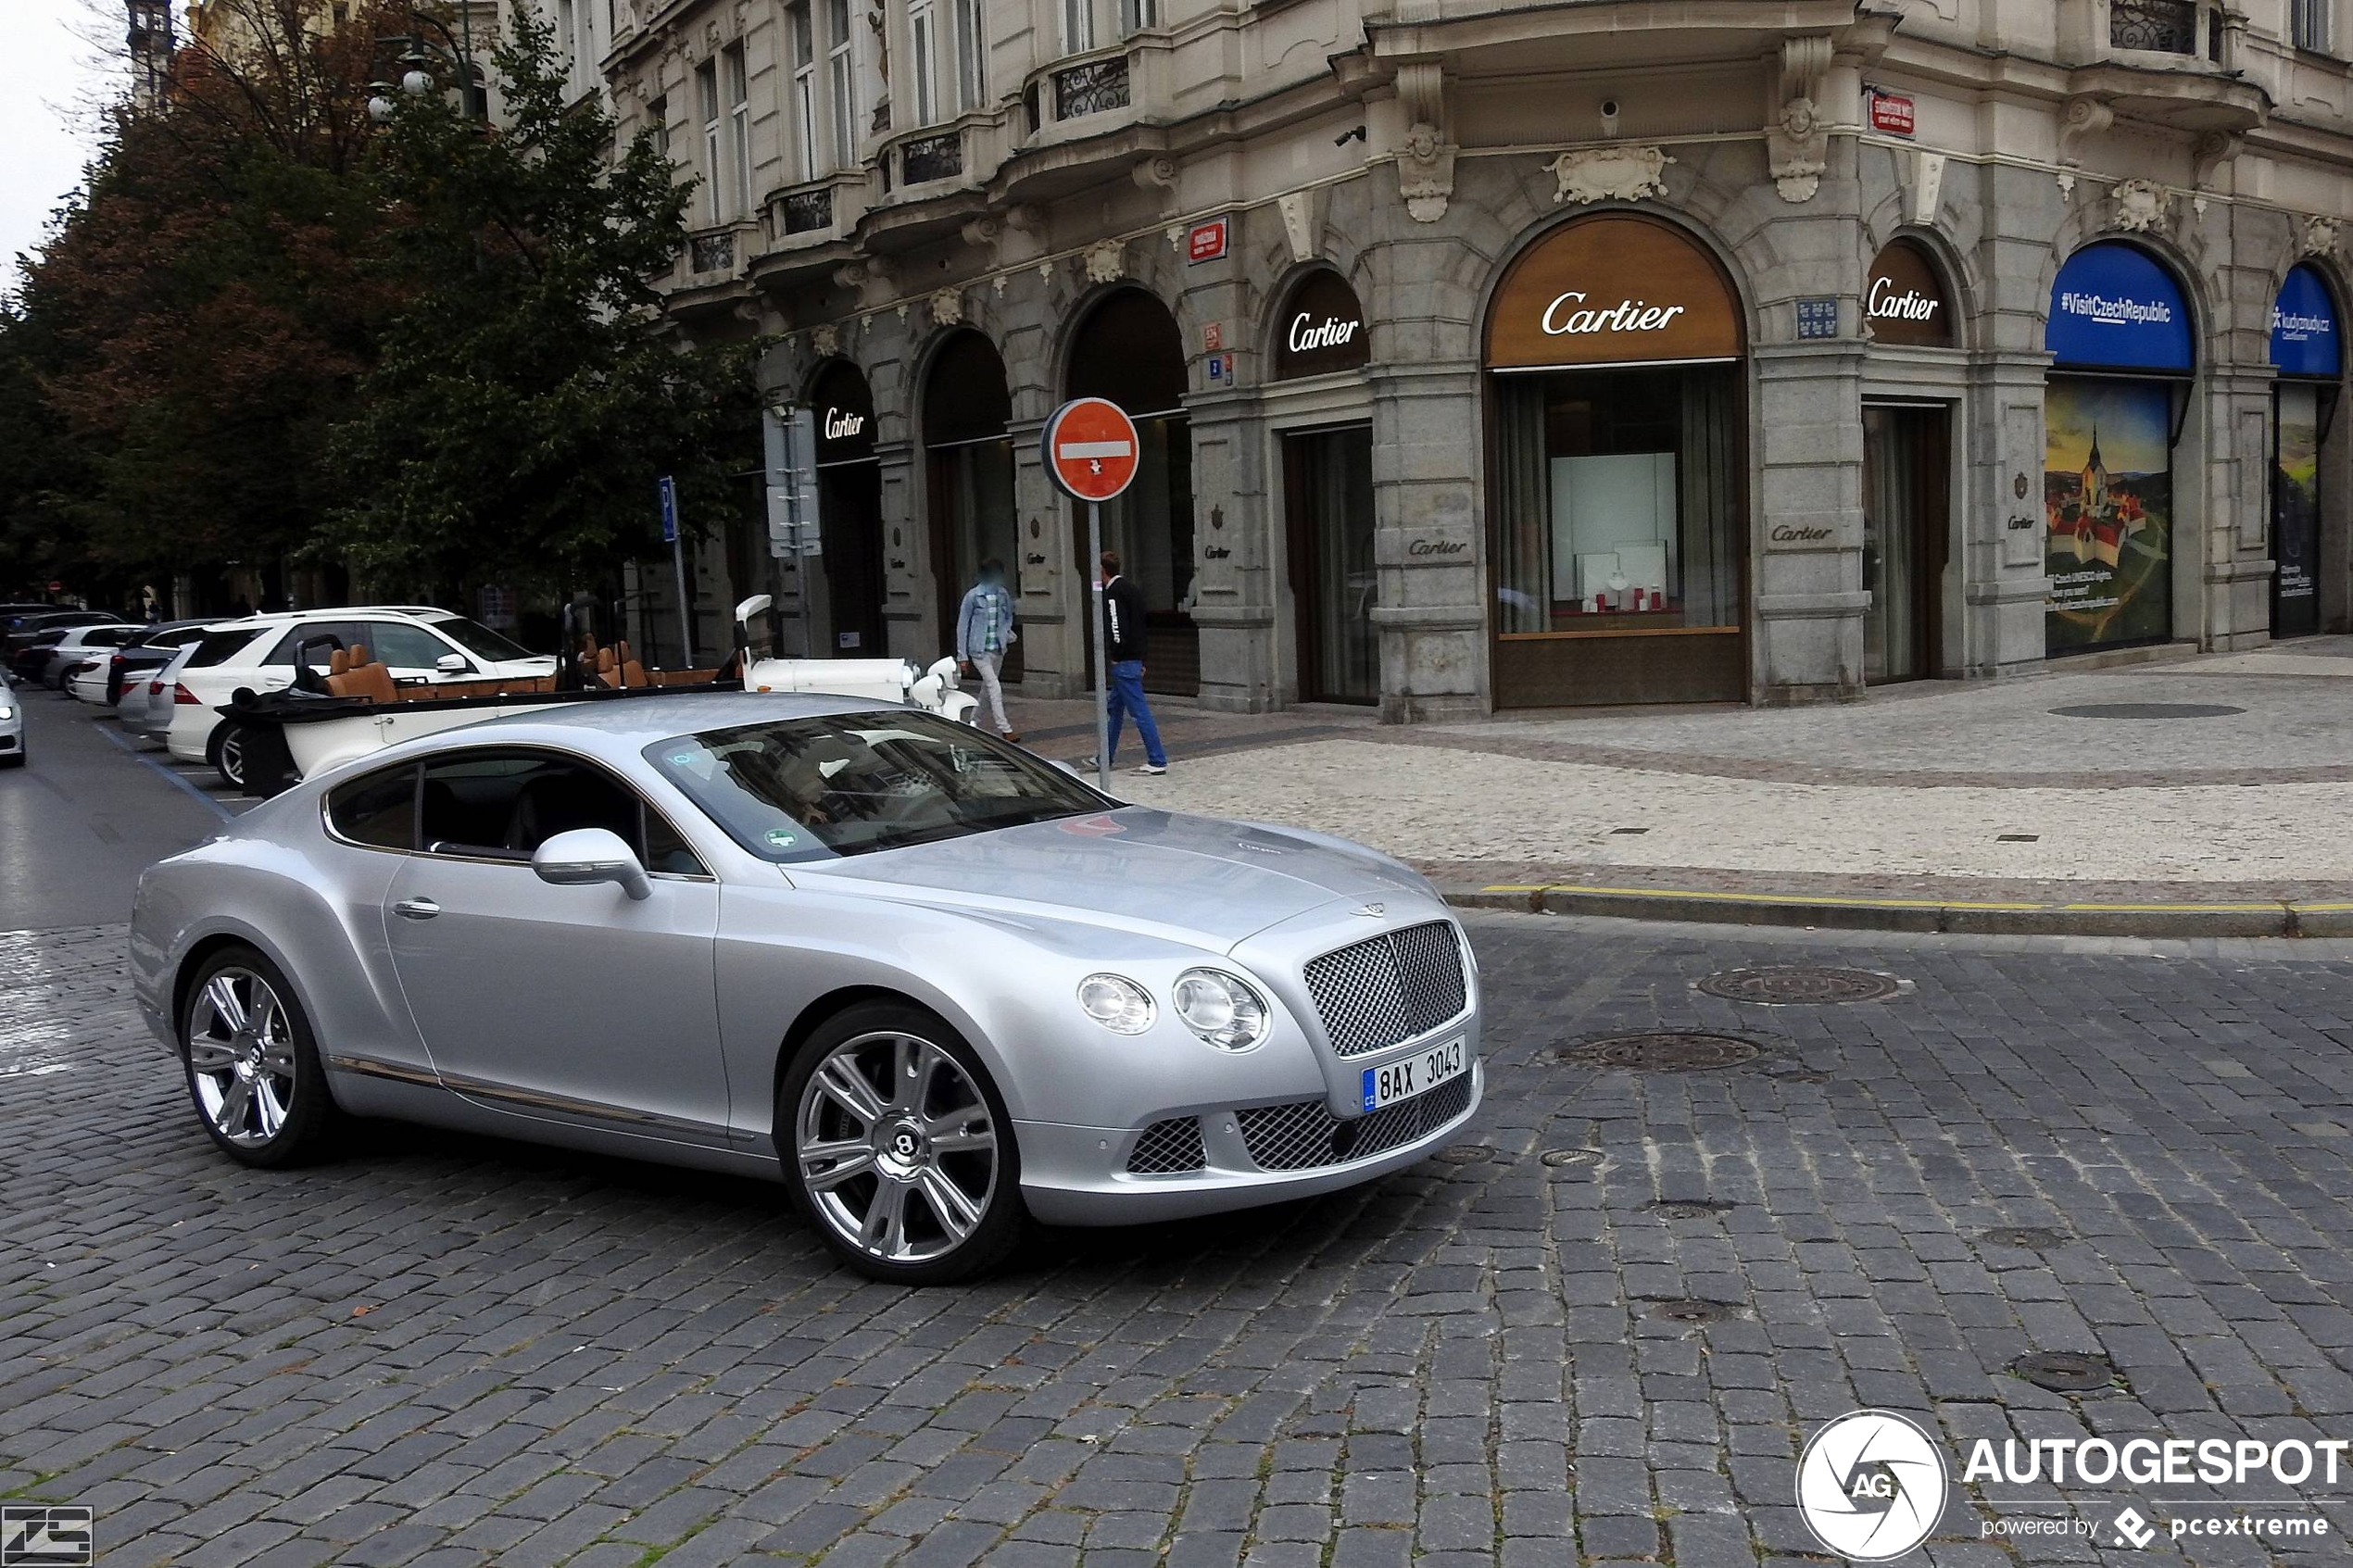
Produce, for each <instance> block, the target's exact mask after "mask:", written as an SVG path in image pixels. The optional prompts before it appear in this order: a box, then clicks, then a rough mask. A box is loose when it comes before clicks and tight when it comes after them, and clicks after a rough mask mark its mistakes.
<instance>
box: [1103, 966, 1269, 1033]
mask: <svg viewBox="0 0 2353 1568" xmlns="http://www.w3.org/2000/svg"><path fill="white" fill-rule="evenodd" d="M1169 1000H1170V1002H1171V1003H1172V1004H1173V1005H1174V1006H1175V1008H1176V1016H1177V1017H1178V1018H1180V1019H1182V1020H1183V1021H1184V1023H1185V1027H1186V1028H1188V1029H1189V1030H1191V1031H1192V1032H1193V1033H1194V1034H1195V1035H1199V1036H1200V1037H1201V1038H1202V1040H1205V1041H1207V1042H1208V1043H1209V1044H1211V1045H1213V1046H1215V1047H1217V1048H1218V1049H1220V1050H1228V1051H1246V1050H1248V1049H1250V1047H1252V1046H1254V1045H1256V1044H1258V1042H1259V1041H1261V1040H1263V1039H1265V1037H1266V1031H1267V1028H1268V1026H1269V1024H1270V1022H1272V1019H1273V1013H1272V1011H1271V1010H1269V1009H1268V1007H1267V1006H1266V998H1265V997H1262V996H1260V995H1259V994H1258V991H1257V988H1256V987H1254V986H1252V985H1251V984H1250V982H1248V981H1246V980H1244V979H1242V978H1241V977H1240V976H1239V975H1234V974H1227V973H1226V972H1224V971H1222V970H1214V969H1189V970H1187V971H1186V972H1184V973H1182V974H1180V975H1178V976H1177V977H1176V985H1174V986H1172V987H1171V988H1170V991H1169ZM1078 1005H1079V1007H1080V1008H1081V1009H1083V1010H1085V1011H1086V1014H1087V1016H1088V1017H1089V1018H1091V1019H1093V1020H1094V1021H1095V1022H1098V1023H1100V1024H1101V1025H1102V1026H1103V1027H1104V1028H1106V1029H1108V1030H1110V1031H1111V1032H1112V1033H1113V1034H1114V1035H1140V1034H1142V1033H1143V1032H1144V1031H1145V1030H1147V1029H1149V1028H1151V1026H1152V1019H1153V1017H1154V1015H1155V1011H1156V1010H1155V1009H1154V1007H1153V1005H1152V997H1151V992H1150V991H1147V990H1145V989H1144V988H1143V987H1142V986H1141V985H1138V984H1137V983H1136V982H1135V981H1133V980H1130V979H1128V978H1127V977H1126V975H1124V974H1090V975H1088V977H1087V978H1086V979H1084V980H1082V981H1080V982H1079V983H1078Z"/></svg>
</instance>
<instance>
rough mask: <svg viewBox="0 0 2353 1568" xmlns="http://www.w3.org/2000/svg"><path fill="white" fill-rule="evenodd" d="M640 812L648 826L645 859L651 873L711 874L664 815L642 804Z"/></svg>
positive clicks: (679, 874)
mask: <svg viewBox="0 0 2353 1568" xmlns="http://www.w3.org/2000/svg"><path fill="white" fill-rule="evenodd" d="M638 813H639V815H640V816H642V817H643V818H644V819H645V824H646V832H645V843H646V847H645V853H644V857H643V859H644V861H645V866H646V869H647V870H648V871H649V872H671V873H673V874H674V875H678V876H708V875H710V874H711V873H710V872H708V871H706V870H705V869H704V867H703V863H702V859H701V857H699V856H698V855H697V854H696V853H695V852H694V851H693V850H692V849H689V848H688V847H686V840H685V839H684V838H682V837H680V836H679V834H678V830H677V829H676V828H673V827H672V826H671V825H670V822H669V821H668V819H666V818H665V817H663V816H662V814H661V812H659V811H657V810H655V809H652V808H651V807H649V806H644V805H640V806H639V808H638Z"/></svg>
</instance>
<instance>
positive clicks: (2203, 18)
mask: <svg viewBox="0 0 2353 1568" xmlns="http://www.w3.org/2000/svg"><path fill="white" fill-rule="evenodd" d="M2221 22H2222V19H2221V16H2220V15H2219V14H2218V13H2217V11H2216V9H2215V7H2214V6H2211V5H2208V4H2205V3H2203V0H2108V47H2110V48H2112V49H2133V50H2138V51H2140V52H2142V53H2145V54H2151V55H2180V56H2183V57H2184V58H2188V59H2198V58H2201V57H2202V58H2205V59H2209V60H2220V59H2221V57H2222V27H2221Z"/></svg>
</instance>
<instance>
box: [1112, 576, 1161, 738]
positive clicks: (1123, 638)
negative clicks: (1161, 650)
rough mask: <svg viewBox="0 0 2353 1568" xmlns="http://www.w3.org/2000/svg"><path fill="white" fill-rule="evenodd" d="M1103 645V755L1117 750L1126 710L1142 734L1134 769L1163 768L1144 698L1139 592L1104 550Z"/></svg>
mask: <svg viewBox="0 0 2353 1568" xmlns="http://www.w3.org/2000/svg"><path fill="white" fill-rule="evenodd" d="M1102 564H1103V645H1104V646H1105V647H1106V648H1107V649H1108V650H1109V657H1110V659H1111V681H1110V692H1109V696H1108V701H1107V707H1108V709H1109V717H1110V724H1109V728H1110V731H1111V734H1110V735H1109V736H1108V737H1107V738H1106V739H1105V741H1104V743H1103V744H1104V746H1106V747H1107V748H1108V749H1107V750H1106V751H1105V753H1104V755H1105V756H1106V757H1107V758H1112V759H1116V758H1117V757H1118V755H1119V730H1120V725H1121V722H1122V721H1124V720H1125V719H1126V716H1127V715H1128V714H1129V713H1133V714H1135V716H1136V733H1137V734H1139V735H1141V736H1143V737H1144V765H1143V766H1142V767H1140V768H1139V769H1137V770H1136V771H1138V772H1139V773H1164V772H1166V771H1168V753H1167V752H1165V751H1164V750H1163V749H1161V744H1160V726H1159V725H1158V724H1155V723H1153V722H1152V705H1151V703H1150V702H1148V701H1147V700H1145V697H1144V591H1143V590H1142V589H1141V588H1139V587H1138V586H1136V584H1135V583H1133V582H1132V581H1130V580H1129V579H1128V578H1126V577H1125V576H1122V575H1121V573H1120V570H1119V552H1118V551H1116V550H1105V551H1104V552H1103V563H1102Z"/></svg>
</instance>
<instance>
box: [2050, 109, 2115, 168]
mask: <svg viewBox="0 0 2353 1568" xmlns="http://www.w3.org/2000/svg"><path fill="white" fill-rule="evenodd" d="M2115 123H2116V111H2115V110H2114V109H2112V108H2110V107H2108V106H2107V105H2106V104H2104V103H2102V102H2100V101H2099V100H2098V99H2097V98H2070V99H2069V100H2068V101H2067V108H2066V111H2065V112H2064V113H2062V114H2061V115H2060V116H2059V140H2058V155H2059V162H2061V163H2062V164H2065V165H2066V166H2068V167H2069V168H2070V169H2072V168H2074V167H2075V166H2076V165H2078V164H2080V163H2082V161H2083V143H2084V142H2085V140H2086V139H2088V138H2090V137H2093V136H2096V135H2098V134H2099V133H2100V132H2103V131H2105V130H2107V129H2108V127H2109V126H2111V125H2114V124H2115Z"/></svg>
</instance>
